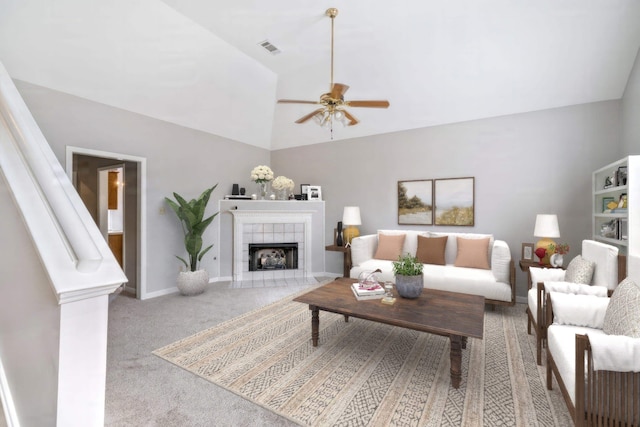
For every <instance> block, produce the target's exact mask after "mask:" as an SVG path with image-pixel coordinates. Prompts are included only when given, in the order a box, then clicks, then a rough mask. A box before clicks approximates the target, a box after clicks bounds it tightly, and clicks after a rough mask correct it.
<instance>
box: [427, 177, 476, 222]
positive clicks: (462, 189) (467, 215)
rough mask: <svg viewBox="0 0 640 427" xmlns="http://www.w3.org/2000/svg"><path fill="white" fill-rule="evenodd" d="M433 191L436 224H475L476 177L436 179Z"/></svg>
mask: <svg viewBox="0 0 640 427" xmlns="http://www.w3.org/2000/svg"><path fill="white" fill-rule="evenodd" d="M433 193H434V199H435V203H434V211H435V219H434V221H435V225H461V226H466V227H472V226H473V225H474V222H475V200H474V199H475V178H473V177H466V178H445V179H436V180H435V181H434V189H433Z"/></svg>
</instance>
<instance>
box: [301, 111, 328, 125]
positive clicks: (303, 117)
mask: <svg viewBox="0 0 640 427" xmlns="http://www.w3.org/2000/svg"><path fill="white" fill-rule="evenodd" d="M322 111H324V108H318V109H317V110H315V111H312V112H311V113H309V114H307V115H306V116H302V117H300V118H299V119H298V120H296V123H304V122H306V121H307V120H309V119H310V118H311V117H313V116H315V115H316V114H318V113H321V112H322Z"/></svg>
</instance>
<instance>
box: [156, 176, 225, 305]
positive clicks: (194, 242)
mask: <svg viewBox="0 0 640 427" xmlns="http://www.w3.org/2000/svg"><path fill="white" fill-rule="evenodd" d="M217 186H218V184H216V185H214V186H213V187H211V188H209V189H207V190H205V191H204V192H203V193H202V194H201V195H200V197H198V198H197V199H192V200H190V201H187V200H186V199H184V198H183V197H182V196H180V195H179V194H177V193H173V197H175V199H176V200H175V201H173V200H171V199H169V198H168V197H165V200H166V201H167V203H168V204H169V206H171V209H173V211H174V212H175V213H176V215H177V216H178V219H180V223H181V225H182V231H183V232H184V247H185V249H186V250H187V254H188V255H189V262H187V260H185V259H184V258H182V257H180V256H178V255H176V258H178V259H179V260H180V261H182V262H183V263H184V265H185V267H186V269H187V271H181V272H180V273H179V275H178V283H177V284H178V290H179V291H180V293H181V294H182V295H197V294H201V293H202V292H204V290H205V286H206V285H207V283H209V273H207V270H204V269H198V265H199V263H200V261H202V257H203V256H204V255H205V254H206V253H207V252H208V251H209V249H211V248H212V247H213V245H209V246H207V247H206V248H203V241H202V235H203V234H204V231H205V230H206V229H207V227H208V226H209V225H210V224H211V222H213V219H214V218H215V217H216V215H218V212H216V213H214V214H213V215H211V216H209V217H207V218H205V217H204V213H205V210H206V209H207V203H209V197H210V196H211V193H212V192H213V190H215V188H216V187H217Z"/></svg>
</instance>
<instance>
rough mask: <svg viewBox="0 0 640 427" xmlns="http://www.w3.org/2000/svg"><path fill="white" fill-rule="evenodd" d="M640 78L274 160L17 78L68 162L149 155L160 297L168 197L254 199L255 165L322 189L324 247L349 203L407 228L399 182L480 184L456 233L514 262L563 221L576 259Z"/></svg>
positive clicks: (170, 242)
mask: <svg viewBox="0 0 640 427" xmlns="http://www.w3.org/2000/svg"><path fill="white" fill-rule="evenodd" d="M639 74H640V72H639V71H638V65H637V64H636V67H635V68H634V72H633V74H632V77H631V79H630V82H629V86H628V88H627V93H626V94H625V98H624V101H622V102H621V101H607V102H600V103H594V104H585V105H578V106H573V107H566V108H558V109H553V110H544V111H538V112H532V113H525V114H517V115H511V116H504V117H498V118H490V119H484V120H477V121H472V122H466V123H458V124H452V125H445V126H437V127H431V128H423V129H416V130H410V131H403V132H395V133H390V134H385V135H377V136H371V137H364V138H357V139H351V140H345V141H339V142H330V143H325V144H317V145H311V146H305V147H297V148H291V149H285V150H276V151H273V152H271V153H269V152H268V151H266V150H261V149H258V148H255V147H252V146H248V145H245V144H241V143H237V142H234V141H230V140H228V139H224V138H220V137H216V136H214V135H208V134H205V133H202V132H198V131H194V130H191V129H187V128H182V127H179V126H175V125H172V124H168V123H165V122H162V121H158V120H154V119H150V118H148V117H144V116H141V115H138V114H133V113H129V112H126V111H122V110H118V109H115V108H111V107H107V106H104V105H101V104H97V103H94V102H90V101H87V100H84V99H80V98H77V97H74V96H70V95H66V94H62V93H59V92H56V91H52V90H49V89H46V88H42V87H39V86H34V85H30V84H27V83H24V82H20V81H17V82H16V85H17V87H18V89H19V90H20V92H21V94H22V96H23V97H24V98H25V101H26V103H27V105H28V106H29V108H30V109H31V111H32V113H33V115H34V117H35V119H36V121H37V122H38V124H39V125H40V127H41V128H42V130H43V132H44V134H45V136H46V137H47V139H48V141H49V143H50V144H51V146H52V148H53V150H54V152H55V153H56V156H57V157H58V159H60V161H61V163H63V164H64V157H65V146H67V145H74V146H79V147H83V148H90V149H96V150H104V151H109V152H120V153H125V154H129V155H134V156H141V157H145V158H147V161H148V171H147V179H148V188H147V192H148V203H147V208H148V212H147V216H148V218H147V220H148V229H147V233H148V238H147V245H148V249H149V250H148V268H147V282H148V284H147V288H148V292H150V293H153V292H160V291H163V290H165V289H169V288H171V287H173V286H174V283H175V276H176V273H177V271H178V267H179V265H178V264H177V262H174V259H173V254H180V253H182V247H181V236H180V230H179V228H178V223H177V220H176V219H175V218H173V216H172V215H170V212H168V213H167V215H161V214H160V208H161V207H162V206H164V202H163V198H164V196H166V195H170V194H171V192H173V191H177V192H178V193H180V194H182V195H184V196H187V197H194V196H197V195H198V194H199V193H200V192H201V191H202V189H204V188H205V187H206V186H207V185H211V184H213V183H216V182H219V183H220V185H219V187H218V188H219V189H218V190H217V191H216V193H214V196H213V199H214V200H216V199H218V198H222V196H224V195H225V194H229V193H230V191H231V184H232V183H239V184H240V185H241V186H245V187H246V188H247V191H252V190H251V189H252V188H254V186H252V184H251V183H250V181H249V178H248V174H249V172H250V170H251V169H252V168H253V167H254V166H256V165H258V164H271V166H272V168H273V170H274V172H275V173H276V175H286V176H288V177H290V178H292V179H293V180H294V181H295V182H296V185H297V186H299V184H301V183H306V184H317V185H321V186H322V193H323V199H324V200H325V201H326V226H325V242H326V243H327V244H328V243H331V242H332V238H333V236H332V230H333V228H334V227H335V223H336V222H337V221H338V220H340V219H341V216H342V208H343V207H344V206H346V205H358V206H360V207H361V210H362V220H363V225H362V226H361V231H362V232H363V233H372V232H375V230H376V229H379V228H403V227H399V226H398V225H397V217H396V216H397V200H396V199H397V196H396V185H397V181H398V180H410V179H426V178H451V177H465V176H473V177H475V180H476V181H475V185H476V187H475V194H476V207H475V208H476V210H475V216H476V222H475V226H474V227H472V228H461V227H458V228H457V229H458V230H467V231H474V232H490V233H493V234H494V235H495V236H496V238H498V239H502V240H505V241H507V243H508V244H509V246H510V247H511V251H512V256H513V258H514V259H515V260H516V261H517V260H519V258H520V246H521V243H522V242H535V241H536V240H537V239H536V238H534V237H533V225H534V221H535V215H536V213H557V214H558V215H559V221H560V232H561V235H562V237H561V238H560V239H559V241H563V242H565V241H566V242H568V243H569V244H570V245H571V252H570V257H572V256H574V255H575V254H577V253H579V246H580V241H581V240H582V239H584V238H587V237H589V234H590V224H591V220H590V209H591V208H590V204H589V200H590V197H589V194H590V191H591V190H590V187H591V184H590V183H591V172H592V171H593V170H594V169H597V168H599V167H601V166H603V165H605V164H607V163H610V162H612V161H614V160H617V159H618V158H620V157H622V156H624V155H627V154H634V153H637V152H638V150H637V148H635V147H637V146H638V142H637V141H638V137H639V136H640V131H638V130H637V128H634V127H633V126H637V123H633V121H632V120H631V119H630V117H632V116H633V117H638V110H640V107H638V105H639V104H640V95H638V89H637V88H638V86H640V83H638V81H639V80H640V77H639ZM623 105H624V108H623V107H622V106H623ZM623 112H624V113H623ZM623 116H624V117H625V123H626V124H625V126H624V127H623V126H622V122H623ZM636 122H637V120H636ZM630 123H631V125H629V124H630ZM292 126H293V124H292ZM306 126H313V125H312V124H307V125H306ZM623 128H624V135H625V136H624V138H625V142H624V145H623V144H622V143H621V140H622V132H623ZM318 131H319V132H325V130H321V129H318ZM339 131H340V130H339V129H336V130H335V132H339ZM629 141H630V142H629ZM298 188H299V187H298ZM215 209H216V208H215V205H211V206H210V210H211V211H215ZM404 228H412V229H414V228H418V229H436V228H438V229H443V230H444V229H456V228H453V227H446V228H445V227H435V226H433V227H424V226H423V227H420V226H405V227H404ZM216 230H217V224H214V226H213V227H211V228H210V230H209V231H208V235H209V237H210V238H211V240H212V241H217V231H216ZM326 266H327V271H329V272H333V273H336V274H340V273H341V271H342V255H341V254H340V253H334V252H327V253H326ZM204 267H205V268H207V269H208V270H209V271H210V273H211V275H212V277H215V276H217V275H218V272H217V270H216V265H215V263H214V261H213V260H208V261H207V262H205V263H204ZM516 271H517V278H518V295H520V296H524V295H525V286H526V285H525V278H524V275H523V274H522V273H521V272H520V271H519V269H516Z"/></svg>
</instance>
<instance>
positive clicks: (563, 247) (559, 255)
mask: <svg viewBox="0 0 640 427" xmlns="http://www.w3.org/2000/svg"><path fill="white" fill-rule="evenodd" d="M549 251H550V252H551V256H550V257H549V263H550V264H551V266H552V267H562V264H563V263H564V254H567V253H569V245H568V244H567V243H558V244H557V245H551V246H549Z"/></svg>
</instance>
